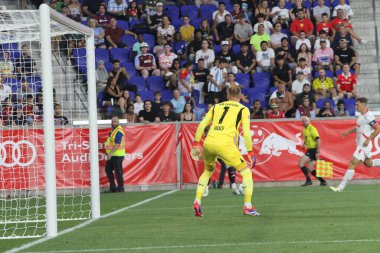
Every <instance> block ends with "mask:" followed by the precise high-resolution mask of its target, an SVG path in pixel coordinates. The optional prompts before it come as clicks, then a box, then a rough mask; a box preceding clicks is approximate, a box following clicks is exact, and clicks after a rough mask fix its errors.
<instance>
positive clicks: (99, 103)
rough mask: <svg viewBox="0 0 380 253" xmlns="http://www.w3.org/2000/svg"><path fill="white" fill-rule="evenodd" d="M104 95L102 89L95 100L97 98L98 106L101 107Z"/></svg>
mask: <svg viewBox="0 0 380 253" xmlns="http://www.w3.org/2000/svg"><path fill="white" fill-rule="evenodd" d="M105 95H106V93H105V92H104V91H101V92H99V93H98V97H97V100H98V108H102V107H103V101H104V96H105Z"/></svg>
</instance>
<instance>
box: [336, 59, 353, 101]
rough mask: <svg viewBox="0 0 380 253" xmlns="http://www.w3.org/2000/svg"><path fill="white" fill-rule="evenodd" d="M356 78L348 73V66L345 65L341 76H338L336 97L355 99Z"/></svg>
mask: <svg viewBox="0 0 380 253" xmlns="http://www.w3.org/2000/svg"><path fill="white" fill-rule="evenodd" d="M356 84H357V82H356V77H355V75H354V74H351V73H350V65H349V64H347V63H345V64H344V65H343V72H342V74H340V75H338V81H337V82H336V86H337V87H338V92H339V94H338V97H339V99H342V98H357V97H358V93H357V89H356Z"/></svg>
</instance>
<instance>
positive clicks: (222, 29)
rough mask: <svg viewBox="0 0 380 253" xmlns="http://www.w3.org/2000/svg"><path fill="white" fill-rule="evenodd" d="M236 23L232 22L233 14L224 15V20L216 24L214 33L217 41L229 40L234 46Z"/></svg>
mask: <svg viewBox="0 0 380 253" xmlns="http://www.w3.org/2000/svg"><path fill="white" fill-rule="evenodd" d="M234 27H235V24H234V23H233V22H232V18H231V14H227V15H225V17H224V21H223V22H220V23H219V24H217V25H216V26H214V35H215V41H216V43H220V42H222V41H229V43H230V47H232V40H233V38H234Z"/></svg>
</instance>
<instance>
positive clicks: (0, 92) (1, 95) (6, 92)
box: [0, 76, 12, 104]
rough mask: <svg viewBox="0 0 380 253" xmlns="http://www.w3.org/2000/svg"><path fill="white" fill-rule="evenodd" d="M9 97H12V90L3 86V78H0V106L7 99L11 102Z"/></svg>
mask: <svg viewBox="0 0 380 253" xmlns="http://www.w3.org/2000/svg"><path fill="white" fill-rule="evenodd" d="M11 96H12V88H11V87H9V86H8V85H6V84H4V77H3V76H0V104H2V103H3V102H5V100H6V99H7V98H8V99H9V100H10V101H12V100H11V99H12V98H11Z"/></svg>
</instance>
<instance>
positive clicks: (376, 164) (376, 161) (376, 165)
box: [372, 159, 380, 167]
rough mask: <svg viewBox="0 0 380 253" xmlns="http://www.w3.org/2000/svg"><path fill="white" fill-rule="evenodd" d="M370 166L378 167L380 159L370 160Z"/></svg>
mask: <svg viewBox="0 0 380 253" xmlns="http://www.w3.org/2000/svg"><path fill="white" fill-rule="evenodd" d="M372 167H380V159H374V160H372Z"/></svg>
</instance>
